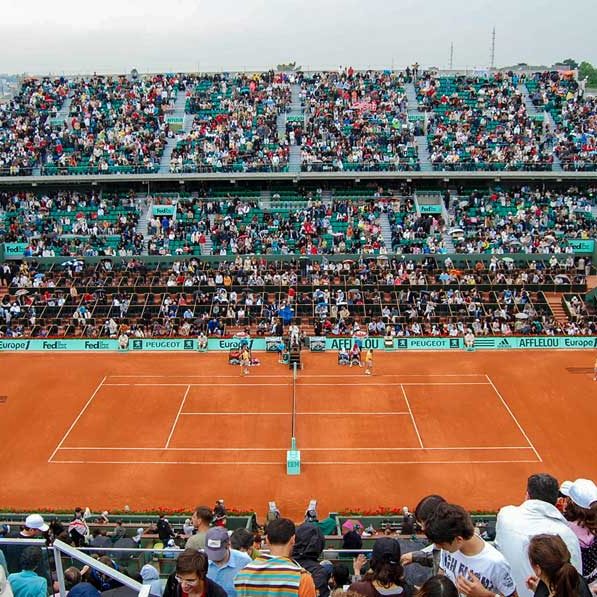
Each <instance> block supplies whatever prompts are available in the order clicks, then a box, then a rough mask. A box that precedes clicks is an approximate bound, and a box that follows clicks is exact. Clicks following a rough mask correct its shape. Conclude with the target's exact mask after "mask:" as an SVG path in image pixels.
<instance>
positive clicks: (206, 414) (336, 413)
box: [180, 410, 409, 417]
mask: <svg viewBox="0 0 597 597" xmlns="http://www.w3.org/2000/svg"><path fill="white" fill-rule="evenodd" d="M180 414H181V416H182V415H193V416H198V417H210V416H212V415H213V416H216V417H222V416H226V415H237V416H238V415H242V416H244V415H291V414H292V412H263V413H261V412H225V413H224V412H219V413H209V412H185V413H180ZM296 414H297V415H332V416H347V415H351V416H355V415H373V416H378V415H384V416H385V415H408V414H409V413H408V411H391V410H390V411H385V410H384V411H364V410H360V411H357V412H345V411H326V412H308V413H307V412H304V413H301V412H297V413H296Z"/></svg>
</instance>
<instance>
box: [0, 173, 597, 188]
mask: <svg viewBox="0 0 597 597" xmlns="http://www.w3.org/2000/svg"><path fill="white" fill-rule="evenodd" d="M358 179H361V180H362V179H369V180H379V179H385V180H422V181H437V180H446V179H450V180H496V179H504V180H545V181H559V180H563V179H566V180H583V181H591V180H596V179H597V172H576V171H565V172H530V171H526V170H525V171H517V170H516V171H511V170H508V171H503V170H502V171H495V172H492V171H486V170H484V171H477V172H469V171H449V172H446V171H436V172H421V171H404V172H376V171H371V172H357V171H352V172H278V173H272V172H243V173H235V174H232V173H229V172H226V173H224V172H210V173H196V174H101V175H98V174H83V175H70V176H69V175H57V176H6V177H0V187H6V186H18V185H27V184H31V185H37V184H43V185H48V184H50V185H51V184H65V183H66V184H68V183H71V184H81V183H96V184H97V183H118V182H128V183H132V182H141V183H143V182H144V183H147V182H176V181H178V182H179V183H181V184H182V183H185V182H194V181H209V180H211V181H226V180H230V181H240V180H242V181H252V180H255V181H288V182H299V181H309V180H327V181H351V180H352V181H354V180H358Z"/></svg>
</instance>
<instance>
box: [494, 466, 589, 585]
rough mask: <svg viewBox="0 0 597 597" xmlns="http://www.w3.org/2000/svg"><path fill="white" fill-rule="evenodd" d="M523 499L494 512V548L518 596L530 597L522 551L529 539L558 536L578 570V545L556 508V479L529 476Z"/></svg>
mask: <svg viewBox="0 0 597 597" xmlns="http://www.w3.org/2000/svg"><path fill="white" fill-rule="evenodd" d="M525 498H526V499H525V501H524V502H523V503H522V504H521V505H520V506H505V507H504V508H502V509H501V510H500V511H499V512H498V515H497V520H496V529H495V530H496V537H495V547H496V548H497V549H498V550H499V551H500V552H501V553H502V554H503V556H504V557H505V558H506V560H508V562H510V565H511V566H512V577H513V578H514V582H515V583H516V589H517V591H518V594H519V595H520V596H521V597H530V596H531V595H532V591H530V590H529V589H528V588H527V585H526V580H527V578H528V577H529V576H531V574H532V573H533V571H532V569H531V564H530V562H529V560H528V558H527V557H525V554H526V553H527V551H526V549H527V546H528V544H529V540H530V538H531V537H533V536H534V535H538V534H539V533H551V534H553V535H559V536H560V537H562V539H563V540H564V543H565V544H566V546H567V547H568V551H569V552H570V554H571V557H572V559H571V561H572V564H573V566H575V567H576V569H577V570H578V571H579V572H581V571H582V567H581V557H580V545H579V543H578V539H577V538H576V536H575V535H574V532H573V531H572V530H571V529H570V528H569V527H568V524H567V523H566V520H565V519H564V517H563V516H562V514H561V513H560V512H559V511H558V509H557V508H556V501H557V499H558V482H557V480H556V479H555V478H554V477H552V476H551V475H548V474H547V473H539V474H536V475H531V476H530V477H529V478H528V481H527V491H526V496H525Z"/></svg>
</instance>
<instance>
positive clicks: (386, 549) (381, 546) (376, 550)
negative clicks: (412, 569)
mask: <svg viewBox="0 0 597 597" xmlns="http://www.w3.org/2000/svg"><path fill="white" fill-rule="evenodd" d="M371 558H372V559H373V558H375V559H376V560H381V559H386V560H388V561H390V562H395V563H398V562H400V543H398V541H397V540H396V539H392V538H391V537H382V538H381V539H376V540H375V543H374V544H373V552H372V554H371Z"/></svg>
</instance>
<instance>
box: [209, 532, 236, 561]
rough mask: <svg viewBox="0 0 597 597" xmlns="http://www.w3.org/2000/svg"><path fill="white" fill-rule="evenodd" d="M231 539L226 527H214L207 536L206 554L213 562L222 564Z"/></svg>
mask: <svg viewBox="0 0 597 597" xmlns="http://www.w3.org/2000/svg"><path fill="white" fill-rule="evenodd" d="M229 545H230V537H229V536H228V531H227V530H226V529H225V528H224V527H212V528H211V529H209V531H207V533H206V534H205V553H206V554H207V558H208V559H209V560H211V561H212V562H220V561H221V560H223V559H224V558H225V557H226V552H227V551H228V546H229Z"/></svg>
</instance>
